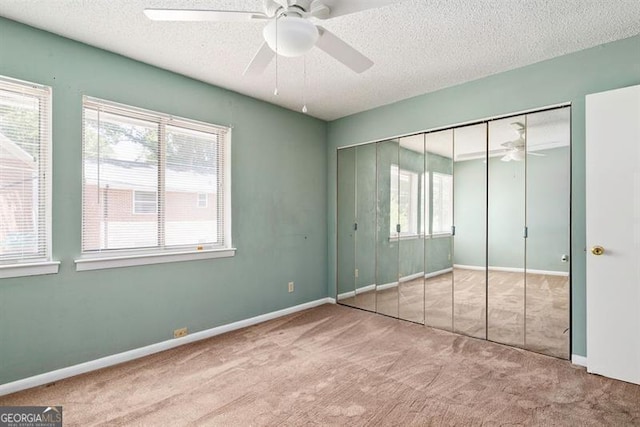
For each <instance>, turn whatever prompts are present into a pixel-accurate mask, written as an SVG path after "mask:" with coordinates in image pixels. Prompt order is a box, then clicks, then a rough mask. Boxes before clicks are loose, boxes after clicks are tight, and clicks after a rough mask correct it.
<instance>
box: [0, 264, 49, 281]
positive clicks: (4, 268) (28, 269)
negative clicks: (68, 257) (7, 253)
mask: <svg viewBox="0 0 640 427" xmlns="http://www.w3.org/2000/svg"><path fill="white" fill-rule="evenodd" d="M59 267H60V261H43V262H32V263H26V262H25V263H23V264H10V265H0V279H8V278H11V277H25V276H41V275H43V274H57V273H58V269H59Z"/></svg>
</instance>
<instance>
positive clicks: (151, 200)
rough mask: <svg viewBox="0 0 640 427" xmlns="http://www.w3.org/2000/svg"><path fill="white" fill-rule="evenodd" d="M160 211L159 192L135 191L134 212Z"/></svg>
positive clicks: (154, 212) (152, 212)
mask: <svg viewBox="0 0 640 427" xmlns="http://www.w3.org/2000/svg"><path fill="white" fill-rule="evenodd" d="M157 212H158V193H156V192H155V191H136V190H134V191H133V213H135V214H156V213H157Z"/></svg>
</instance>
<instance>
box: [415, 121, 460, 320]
mask: <svg viewBox="0 0 640 427" xmlns="http://www.w3.org/2000/svg"><path fill="white" fill-rule="evenodd" d="M425 151H426V153H425V173H424V178H423V180H422V184H423V185H424V187H423V188H424V195H425V197H424V200H425V203H424V206H423V212H425V215H424V219H423V221H424V223H423V227H424V228H423V230H424V234H425V239H424V255H425V259H424V265H425V278H426V281H425V324H426V325H429V326H433V327H435V328H440V329H445V330H448V331H450V330H452V329H453V257H452V255H453V248H452V244H453V237H452V236H451V231H452V226H453V129H447V130H443V131H440V132H432V133H427V134H426V135H425Z"/></svg>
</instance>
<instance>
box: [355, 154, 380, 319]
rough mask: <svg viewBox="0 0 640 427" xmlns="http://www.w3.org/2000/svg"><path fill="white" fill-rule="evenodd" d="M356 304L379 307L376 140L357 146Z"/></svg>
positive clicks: (368, 308) (373, 308) (365, 307)
mask: <svg viewBox="0 0 640 427" xmlns="http://www.w3.org/2000/svg"><path fill="white" fill-rule="evenodd" d="M355 197H356V202H355V208H356V224H357V226H356V227H355V228H356V231H355V235H356V239H355V254H356V255H355V273H354V275H355V282H356V294H355V302H354V305H355V306H356V307H358V308H362V309H364V310H369V311H375V310H376V292H375V287H376V286H375V283H376V266H375V263H376V205H377V204H376V144H366V145H360V146H358V147H356V195H355Z"/></svg>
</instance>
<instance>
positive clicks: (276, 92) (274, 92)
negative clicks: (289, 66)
mask: <svg viewBox="0 0 640 427" xmlns="http://www.w3.org/2000/svg"><path fill="white" fill-rule="evenodd" d="M278 19H280V17H279V16H276V88H275V90H274V91H273V94H274V95H275V96H278Z"/></svg>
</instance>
